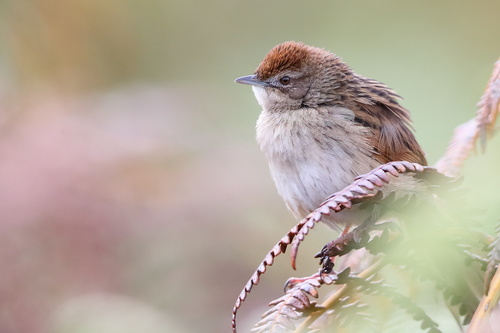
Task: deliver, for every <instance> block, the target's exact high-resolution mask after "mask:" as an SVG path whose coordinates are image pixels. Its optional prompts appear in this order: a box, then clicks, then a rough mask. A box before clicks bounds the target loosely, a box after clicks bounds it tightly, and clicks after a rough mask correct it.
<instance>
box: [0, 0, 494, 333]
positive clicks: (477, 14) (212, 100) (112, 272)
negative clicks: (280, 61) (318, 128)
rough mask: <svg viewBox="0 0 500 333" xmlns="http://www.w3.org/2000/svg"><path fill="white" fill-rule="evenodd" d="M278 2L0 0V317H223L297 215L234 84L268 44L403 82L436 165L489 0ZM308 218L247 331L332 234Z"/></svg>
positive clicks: (480, 41)
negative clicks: (294, 259)
mask: <svg viewBox="0 0 500 333" xmlns="http://www.w3.org/2000/svg"><path fill="white" fill-rule="evenodd" d="M280 3H281V2H276V3H268V2H267V1H264V0H257V1H252V2H245V1H230V2H229V1H210V2H206V3H204V2H201V3H200V2H197V1H182V2H181V1H178V2H176V1H163V2H161V1H157V0H147V1H141V2H136V1H118V0H106V1H92V0H91V1H88V0H86V1H83V0H72V1H60V0H44V1H40V0H28V1H22V2H21V1H14V0H6V1H3V2H2V3H0V27H1V28H2V29H0V30H1V32H0V38H1V40H0V44H1V47H0V267H1V273H0V332H2V333H32V332H40V333H48V332H57V333H65V332H93V333H96V332H97V333H99V332H153V333H154V332H181V333H182V332H207V333H210V332H214V333H215V332H224V331H226V330H229V326H230V311H231V308H232V305H233V302H234V301H235V299H236V296H237V295H238V294H239V292H240V290H241V288H242V287H243V285H244V283H245V282H246V280H247V279H248V277H249V276H250V274H251V273H252V272H253V269H254V268H256V267H257V265H258V264H259V262H260V260H261V259H262V258H263V256H264V255H265V254H266V252H267V251H268V249H270V248H271V247H272V246H273V245H274V243H275V242H276V241H277V240H278V239H279V238H280V237H281V236H282V235H284V234H285V233H286V232H287V231H288V229H289V228H290V227H291V226H293V224H294V223H295V222H296V221H295V220H294V219H293V218H292V217H291V215H290V214H289V213H288V212H287V211H286V210H285V207H284V205H283V204H282V203H281V200H280V199H279V198H278V196H277V194H276V191H275V189H274V186H273V184H272V181H271V179H270V177H269V175H268V172H267V165H266V162H265V160H264V157H263V156H262V155H261V154H260V152H259V151H258V148H257V145H256V144H255V142H254V123H255V120H256V118H257V115H258V112H259V108H258V105H257V103H256V102H255V101H254V99H253V96H252V93H251V91H250V89H248V87H243V86H237V85H236V84H234V83H233V82H232V81H233V80H234V78H236V77H238V76H242V75H247V74H251V72H252V71H253V70H254V68H255V67H256V66H257V64H258V63H259V61H260V60H261V58H262V57H263V56H264V54H265V53H266V52H267V51H268V50H269V49H270V48H271V47H272V46H273V45H275V44H277V43H280V42H283V41H285V40H291V39H294V40H301V41H304V42H306V43H309V44H314V45H317V46H321V47H325V48H328V49H330V50H333V51H336V52H338V53H339V54H341V55H342V56H343V57H344V58H345V60H346V61H348V62H349V63H350V64H351V65H353V67H354V68H356V69H359V72H360V73H362V74H365V75H367V76H372V77H374V78H377V79H379V80H381V81H384V82H386V83H388V84H389V85H390V86H392V87H394V88H395V89H396V90H397V91H398V92H399V93H400V94H401V95H403V96H405V98H406V100H405V102H404V103H405V105H406V106H407V107H408V108H409V109H411V110H412V111H413V114H414V119H415V128H416V130H417V136H418V138H419V140H420V141H421V143H422V145H423V146H424V148H425V149H426V150H427V152H428V154H429V157H430V158H429V159H430V160H431V161H432V162H434V161H435V160H436V159H437V158H438V157H439V156H440V155H441V154H442V152H443V151H444V149H445V147H446V144H447V142H448V139H449V137H450V135H451V132H452V129H453V128H454V127H455V126H456V125H458V124H459V123H461V122H463V121H464V120H466V119H468V118H469V117H471V116H472V115H473V112H474V105H475V103H476V102H477V100H478V99H479V96H480V94H481V92H482V89H483V87H484V85H485V83H486V80H487V78H488V76H489V73H490V71H491V66H492V64H493V62H494V61H495V60H496V57H498V55H499V54H500V46H499V45H498V43H496V42H494V41H497V40H498V38H499V36H498V35H499V31H500V29H499V23H498V19H497V14H496V13H498V10H500V7H499V4H498V2H495V1H486V2H484V3H482V4H481V5H476V4H470V3H468V2H466V1H459V2H456V1H455V2H449V3H446V1H444V2H443V3H441V2H440V3H439V4H438V3H435V2H431V1H424V3H418V4H406V5H399V2H396V1H392V2H391V1H389V2H382V1H375V2H374V1H371V0H370V1H368V0H364V1H361V2H356V3H354V2H352V3H351V2H344V1H325V2H323V3H322V4H321V5H320V6H317V7H315V6H316V4H314V5H310V4H306V3H302V2H299V1H292V2H290V3H288V2H287V5H286V6H287V7H288V8H286V10H284V9H283V6H282V4H280ZM451 4H452V5H451ZM263 6H266V9H267V10H264V11H263V10H262V7H263ZM466 17H467V19H468V24H465V23H464V18H466ZM299 21H300V22H307V24H305V26H304V25H303V24H300V25H297V24H296V23H297V22H299ZM430 78H431V79H430ZM436 92H438V93H436ZM441 110H453V113H450V112H441ZM490 158H491V160H484V159H483V160H481V159H479V160H477V162H472V163H473V164H472V167H474V163H477V164H476V165H480V166H485V165H486V168H485V169H484V170H485V173H486V174H487V173H488V171H487V170H488V167H487V166H488V165H491V166H492V167H491V168H493V166H494V165H496V158H497V157H495V156H493V157H490ZM473 181H475V182H477V181H478V180H473ZM479 181H481V180H479ZM482 200H483V203H484V202H485V204H488V203H491V205H494V203H495V202H496V197H495V196H486V198H483V199H482ZM315 230H320V231H318V232H316V233H314V234H312V235H311V236H310V238H309V240H308V244H305V245H304V247H303V248H302V249H301V250H302V251H303V253H304V254H301V257H300V258H299V266H300V267H301V269H302V270H301V271H300V272H291V269H290V268H289V267H288V262H287V258H286V257H284V258H283V259H282V260H279V261H278V263H277V267H276V269H274V270H273V271H272V272H270V273H269V276H266V277H265V280H264V281H263V282H262V285H259V287H258V288H257V289H256V290H255V294H252V295H251V298H250V299H249V300H248V302H246V303H245V304H244V307H243V308H242V310H241V317H240V318H241V322H242V327H248V326H249V325H250V324H252V323H253V322H255V321H256V319H257V317H258V315H257V314H258V313H259V312H263V311H264V310H265V309H266V304H267V302H268V301H270V300H272V299H273V298H275V297H277V296H279V295H280V293H281V286H282V284H283V283H284V281H285V280H286V278H287V277H288V276H289V275H290V274H293V275H301V274H302V275H304V274H309V273H311V272H314V271H315V270H316V269H317V262H316V261H315V260H310V259H309V260H306V259H305V258H311V255H312V254H314V253H315V252H316V251H317V250H319V249H320V248H321V246H322V245H323V243H324V241H326V240H328V239H330V238H332V237H333V236H334V235H335V234H334V233H330V232H323V231H322V230H326V229H315Z"/></svg>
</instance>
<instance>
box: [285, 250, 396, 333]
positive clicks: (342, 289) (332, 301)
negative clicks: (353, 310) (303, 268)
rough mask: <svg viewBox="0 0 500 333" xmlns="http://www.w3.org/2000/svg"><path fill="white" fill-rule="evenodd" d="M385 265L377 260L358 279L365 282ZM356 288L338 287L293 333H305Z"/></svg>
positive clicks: (346, 285) (382, 261)
mask: <svg viewBox="0 0 500 333" xmlns="http://www.w3.org/2000/svg"><path fill="white" fill-rule="evenodd" d="M386 264H387V263H386V262H385V261H384V260H382V259H379V260H377V261H376V262H375V263H374V264H372V265H371V266H370V267H368V268H367V269H365V270H364V271H362V272H361V273H359V274H358V277H359V278H360V279H363V280H366V279H368V278H369V277H371V276H372V275H374V274H375V273H377V272H378V271H379V270H380V269H381V268H382V267H384V266H385V265H386ZM355 287H356V286H354V285H352V284H349V283H347V284H344V285H343V286H342V287H340V288H339V289H338V290H337V291H336V292H335V293H334V294H333V295H332V296H330V297H329V298H328V299H327V300H326V301H325V302H324V303H323V304H322V306H321V308H320V309H318V310H317V311H314V312H313V313H311V314H310V315H309V316H308V317H307V318H306V319H305V320H304V321H303V322H302V324H300V326H299V327H297V329H296V330H295V331H294V333H302V332H305V331H306V329H307V328H308V327H309V326H310V325H311V324H312V323H313V322H314V321H315V320H316V319H318V318H319V317H320V316H321V315H322V314H323V313H325V311H327V310H328V309H331V308H332V307H333V306H334V305H335V304H336V303H337V302H338V301H339V300H340V299H341V298H342V297H344V296H345V295H346V294H347V293H349V292H350V291H351V290H352V289H353V288H355Z"/></svg>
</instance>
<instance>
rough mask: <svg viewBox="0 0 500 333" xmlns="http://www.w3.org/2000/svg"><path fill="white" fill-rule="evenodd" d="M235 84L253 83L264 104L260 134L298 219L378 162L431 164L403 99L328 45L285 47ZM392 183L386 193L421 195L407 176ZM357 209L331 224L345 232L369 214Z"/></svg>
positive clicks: (278, 182)
mask: <svg viewBox="0 0 500 333" xmlns="http://www.w3.org/2000/svg"><path fill="white" fill-rule="evenodd" d="M235 82H236V83H240V84H246V85H251V86H252V90H253V92H254V95H255V98H256V99H257V102H258V104H259V105H260V106H261V108H262V111H261V113H260V115H259V117H258V120H257V124H256V139H257V142H258V145H259V146H260V149H261V150H262V152H263V153H264V155H265V156H266V158H267V160H268V163H269V169H270V173H271V175H272V178H273V180H274V183H275V185H276V188H277V190H278V193H279V194H280V196H281V197H282V198H283V200H284V202H285V204H286V206H287V207H288V209H289V210H290V211H291V212H292V214H293V215H294V216H295V217H296V218H297V219H302V218H303V217H305V216H306V215H307V214H309V213H311V212H312V211H313V210H314V209H316V208H317V207H318V206H319V205H320V204H321V203H322V202H323V201H324V200H325V198H326V197H328V196H329V195H331V194H332V193H334V192H337V191H339V190H341V189H342V188H344V187H345V186H347V185H349V184H350V183H352V181H353V180H354V179H355V178H356V176H358V175H361V174H364V173H367V172H369V171H370V170H372V169H373V168H375V167H376V166H379V165H381V164H384V163H387V162H390V161H409V162H413V163H418V164H421V165H427V160H426V157H425V154H424V152H423V149H422V148H421V146H420V145H419V143H418V142H417V140H416V138H415V135H414V134H413V129H412V127H411V118H410V113H409V111H408V110H407V109H405V108H404V107H403V106H401V105H400V104H399V99H400V98H401V97H400V96H399V95H398V94H397V93H396V92H395V91H394V90H392V89H391V88H389V87H388V86H386V85H385V84H383V83H381V82H379V81H376V80H374V79H370V78H366V77H364V76H361V75H359V74H357V73H355V72H354V71H353V70H352V69H351V68H350V67H349V65H348V64H346V63H345V62H343V61H342V59H341V58H340V57H339V56H337V55H336V54H334V53H331V52H329V51H327V50H325V49H323V48H318V47H313V46H308V45H305V44H303V43H301V42H294V41H289V42H285V43H282V44H279V45H277V46H275V47H273V48H272V49H271V50H270V51H269V53H267V55H266V56H265V57H264V59H263V60H262V62H261V63H260V65H259V66H258V67H257V69H256V70H255V72H254V74H252V75H248V76H243V77H240V78H237V79H236V80H235ZM391 184H392V185H391ZM391 184H390V185H391V186H389V188H388V189H387V188H386V187H384V190H385V191H396V190H398V191H403V192H417V191H419V186H420V185H419V181H418V180H416V179H414V178H412V177H411V176H406V175H403V177H399V179H397V180H396V181H394V182H391ZM352 211H353V209H351V210H349V211H345V210H344V211H342V212H340V213H337V214H331V216H329V217H328V218H327V219H326V220H325V219H324V220H325V221H324V222H326V223H327V224H328V225H329V226H331V227H333V228H335V229H339V230H341V229H342V227H345V228H348V227H349V226H352V225H359V224H361V222H362V220H363V219H366V218H367V215H366V214H365V213H363V214H359V212H358V213H355V212H352Z"/></svg>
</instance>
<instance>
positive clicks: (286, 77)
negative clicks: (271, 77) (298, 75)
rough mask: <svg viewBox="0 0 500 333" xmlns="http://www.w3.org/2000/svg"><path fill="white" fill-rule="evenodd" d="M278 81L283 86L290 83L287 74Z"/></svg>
mask: <svg viewBox="0 0 500 333" xmlns="http://www.w3.org/2000/svg"><path fill="white" fill-rule="evenodd" d="M280 83H281V84H282V85H284V86H286V85H287V84H289V83H290V77H289V76H283V77H282V78H281V79H280Z"/></svg>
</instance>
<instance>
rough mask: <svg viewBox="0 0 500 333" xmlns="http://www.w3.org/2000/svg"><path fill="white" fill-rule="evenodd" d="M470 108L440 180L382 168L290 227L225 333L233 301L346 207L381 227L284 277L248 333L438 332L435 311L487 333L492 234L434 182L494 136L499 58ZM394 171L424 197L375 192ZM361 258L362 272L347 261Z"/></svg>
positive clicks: (496, 290) (496, 247) (495, 295)
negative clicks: (282, 287) (300, 273)
mask: <svg viewBox="0 0 500 333" xmlns="http://www.w3.org/2000/svg"><path fill="white" fill-rule="evenodd" d="M478 108H479V109H478V112H477V114H476V117H475V118H474V119H472V120H471V121H469V122H467V123H465V124H464V125H462V126H460V127H458V128H457V130H456V131H455V135H454V137H453V139H452V142H451V144H450V147H449V149H448V151H447V153H446V154H445V155H444V157H443V158H442V159H441V160H440V161H439V162H438V163H437V169H438V170H439V171H440V172H437V171H436V169H433V168H429V167H422V166H420V165H418V164H415V163H409V162H404V161H402V162H391V163H387V164H385V165H382V166H380V167H378V168H375V169H374V170H372V171H371V172H370V173H368V174H366V175H362V176H359V177H358V178H357V179H356V180H355V181H354V182H353V183H352V184H351V185H349V186H347V187H346V188H344V189H343V190H341V191H339V192H337V193H334V194H332V195H331V196H330V197H329V198H327V199H326V200H325V202H323V203H322V204H321V205H320V207H318V208H317V209H316V210H315V211H314V212H312V213H311V214H309V215H308V216H307V217H306V218H305V219H304V220H302V221H301V222H300V223H299V224H297V225H296V226H295V227H294V228H292V229H291V230H290V231H289V232H288V233H287V234H286V235H285V236H284V237H283V238H282V239H281V240H280V241H279V242H278V243H277V244H276V245H275V246H274V247H273V248H272V249H271V251H270V252H269V253H268V255H267V256H266V257H265V258H264V260H263V261H262V263H261V265H259V267H258V268H257V270H256V271H255V273H254V274H253V275H252V277H251V278H250V280H249V281H248V282H247V284H246V285H245V287H244V289H243V291H242V292H241V294H240V295H239V296H238V299H237V301H236V304H235V306H234V308H233V316H232V328H233V332H236V312H237V310H238V309H239V307H240V306H241V302H243V301H244V300H245V298H246V297H247V295H248V293H249V292H250V291H251V289H252V287H253V285H256V284H258V283H259V281H260V278H261V276H262V274H264V273H265V271H266V268H267V266H271V265H272V264H273V262H274V260H275V258H276V257H277V256H279V255H280V254H282V253H284V252H285V251H286V249H287V248H288V246H289V245H291V248H292V251H291V260H292V267H294V268H295V264H296V262H295V258H296V256H297V253H298V249H299V245H300V243H301V242H302V241H303V240H304V238H305V237H306V235H307V234H308V233H309V232H310V231H311V230H312V229H313V228H314V226H315V225H316V223H318V222H320V221H321V219H322V217H323V216H324V215H329V214H335V213H336V212H338V211H341V210H343V209H349V208H351V207H352V206H353V205H359V206H361V208H363V206H364V207H366V208H367V209H371V210H377V211H378V212H382V214H381V215H382V219H378V220H377V219H368V220H367V221H365V223H363V224H361V225H360V226H359V227H357V228H356V229H354V230H352V231H351V232H349V233H346V234H344V235H342V236H341V237H339V238H337V239H334V240H333V241H331V242H329V243H328V244H326V245H325V246H324V247H323V249H322V250H321V251H320V252H319V253H318V254H317V257H318V258H320V264H321V265H322V267H321V268H320V271H319V273H316V274H314V275H312V276H310V277H308V278H302V279H290V280H289V281H288V283H287V287H288V289H287V291H286V293H285V295H284V296H282V297H280V298H278V299H277V300H275V301H272V302H271V303H270V306H271V308H270V309H269V310H268V311H267V312H266V313H264V315H263V316H262V320H261V321H259V322H258V323H257V324H256V326H255V328H254V329H253V331H254V332H257V333H268V332H269V333H270V332H337V331H342V332H381V331H383V332H391V331H394V332H399V331H401V330H404V331H421V332H431V333H438V332H441V331H442V330H443V329H442V328H440V326H439V324H438V322H439V320H438V319H439V318H442V317H443V315H445V312H444V311H443V308H444V309H447V311H448V312H447V313H448V316H452V317H454V318H455V321H456V325H457V327H463V326H464V325H467V324H469V322H470V326H469V330H468V332H469V333H475V332H483V331H487V329H488V327H491V325H490V324H488V320H491V319H490V318H491V314H492V312H493V310H494V309H497V310H498V307H497V304H498V300H499V298H500V273H499V270H498V265H499V262H500V240H499V239H500V236H497V238H496V239H495V237H493V236H490V235H486V234H484V233H482V232H480V231H478V230H477V224H478V223H477V222H476V221H475V217H476V215H477V214H475V212H474V211H471V209H470V208H468V207H467V199H466V198H467V192H465V191H463V190H460V189H459V187H458V185H459V181H456V180H453V179H450V178H447V177H444V175H443V174H447V175H452V176H456V175H458V174H459V172H460V169H461V167H462V165H463V163H464V161H465V159H466V158H467V157H468V155H469V154H470V153H471V151H473V150H474V148H475V146H476V143H477V141H478V139H482V141H481V143H482V145H483V148H484V145H485V139H486V137H488V136H491V134H493V125H494V122H495V120H496V117H497V114H498V112H499V111H500V60H499V61H497V63H496V64H495V69H494V71H493V74H492V77H491V78H490V80H489V82H488V85H487V88H486V90H485V93H484V95H483V97H482V98H481V100H480V102H479V104H478ZM401 173H411V174H413V176H415V177H417V178H420V179H421V180H422V181H423V182H426V183H427V187H428V189H429V190H428V191H427V192H426V193H425V194H421V193H420V194H418V195H413V196H408V195H407V196H401V195H400V194H398V193H395V194H393V195H388V196H386V197H382V196H381V195H380V193H379V190H380V188H382V187H384V186H385V185H386V184H387V183H389V182H391V180H392V179H393V178H394V177H398V176H399V175H400V174H401ZM379 216H380V215H379ZM497 235H500V225H499V227H498V228H497ZM361 252H363V258H364V260H363V261H364V262H365V264H366V263H370V264H369V265H368V266H366V265H365V266H363V264H360V263H359V262H357V261H355V260H352V259H351V257H353V256H354V255H356V253H361ZM488 252H489V253H488ZM339 257H341V258H339ZM339 269H340V270H339ZM485 272H486V273H485ZM483 281H484V282H485V283H484V288H483ZM324 285H329V287H328V288H333V294H332V295H331V296H330V297H328V298H327V299H325V300H324V301H323V303H322V304H321V305H318V304H317V303H316V301H313V300H312V299H319V298H320V294H319V292H318V289H319V288H320V287H322V286H324ZM483 289H484V292H483ZM483 294H485V296H483ZM436 295H438V296H439V297H436ZM481 298H482V299H481ZM404 317H406V319H403V321H402V320H401V318H404ZM434 317H439V318H434ZM408 319H409V320H410V321H408ZM401 322H404V326H401ZM411 322H413V326H411ZM488 325H490V326H488ZM498 325H500V323H497V326H498ZM411 327H413V328H411ZM448 330H449V328H445V329H444V330H443V331H448Z"/></svg>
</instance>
